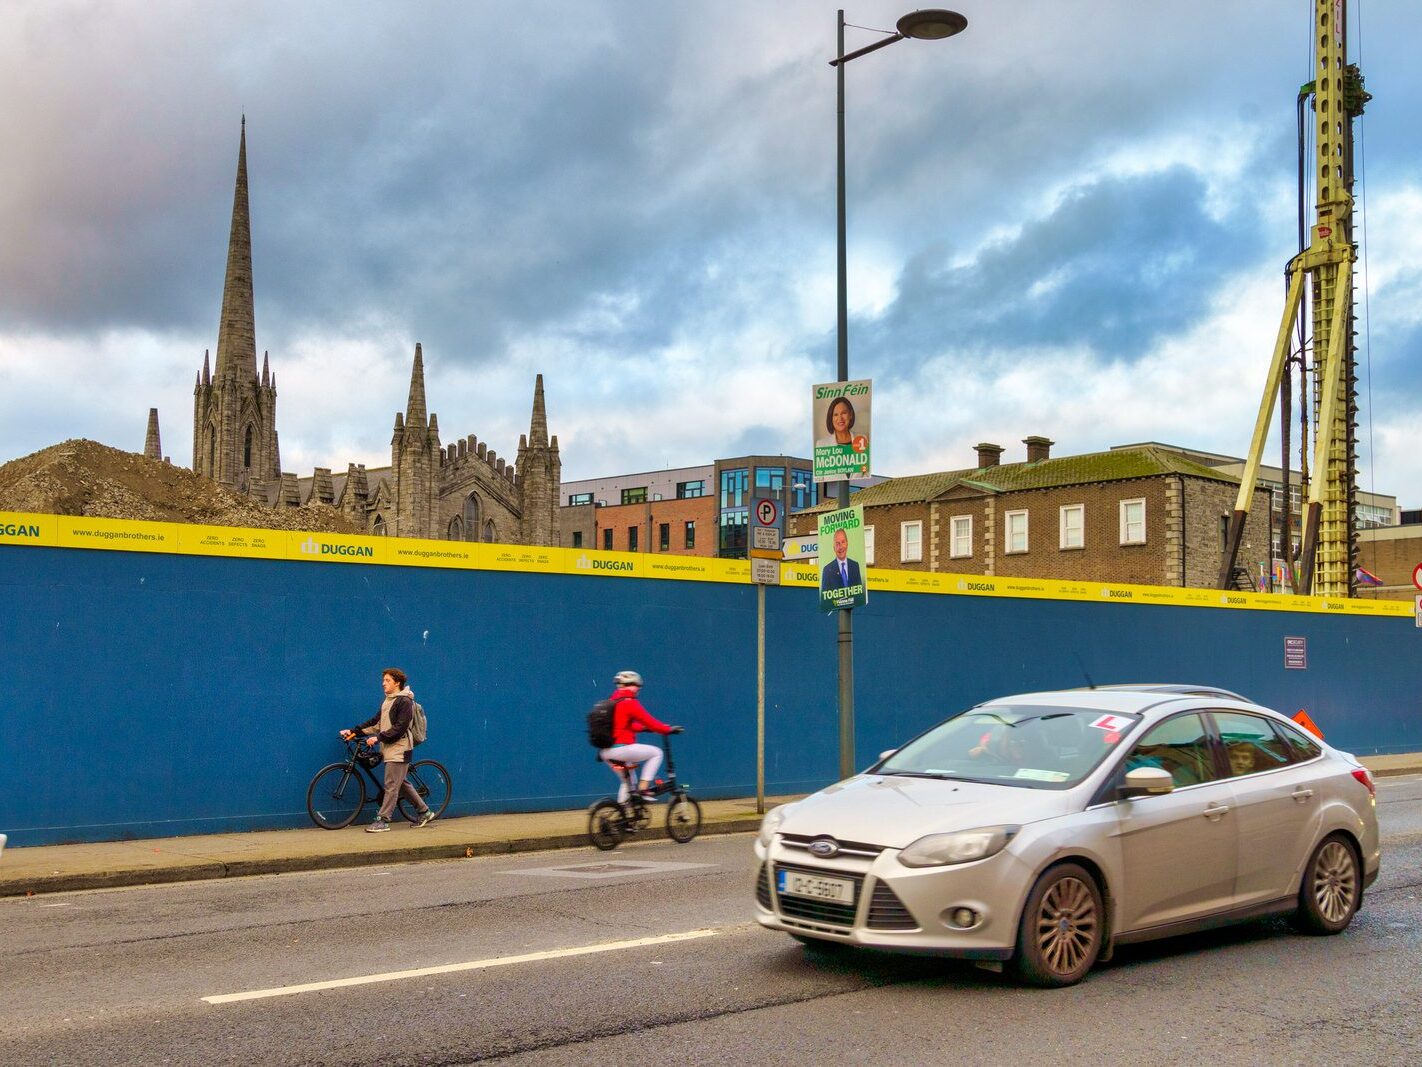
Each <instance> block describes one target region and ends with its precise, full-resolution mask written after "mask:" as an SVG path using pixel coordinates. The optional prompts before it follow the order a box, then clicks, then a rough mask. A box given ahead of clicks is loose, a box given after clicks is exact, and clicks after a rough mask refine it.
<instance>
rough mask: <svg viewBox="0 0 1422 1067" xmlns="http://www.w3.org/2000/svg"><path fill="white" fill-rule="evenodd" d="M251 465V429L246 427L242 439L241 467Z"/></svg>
mask: <svg viewBox="0 0 1422 1067" xmlns="http://www.w3.org/2000/svg"><path fill="white" fill-rule="evenodd" d="M251 465H252V427H250V426H248V427H247V432H246V433H245V434H244V435H243V437H242V466H244V467H250V466H251Z"/></svg>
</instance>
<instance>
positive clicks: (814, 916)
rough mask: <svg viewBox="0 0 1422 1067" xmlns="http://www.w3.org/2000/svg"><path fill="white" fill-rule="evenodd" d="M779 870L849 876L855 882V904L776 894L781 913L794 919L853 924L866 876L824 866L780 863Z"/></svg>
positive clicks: (839, 924) (840, 876)
mask: <svg viewBox="0 0 1422 1067" xmlns="http://www.w3.org/2000/svg"><path fill="white" fill-rule="evenodd" d="M775 869H776V870H777V871H779V870H787V871H803V872H804V873H806V874H823V875H826V876H828V877H832V878H847V879H849V880H850V881H851V882H853V883H854V900H855V903H853V904H841V903H839V902H838V901H833V900H813V899H811V898H810V897H792V896H789V895H784V896H781V895H779V894H777V895H776V899H777V900H778V901H779V902H780V913H781V914H782V915H785V916H788V917H790V918H792V919H804V920H806V921H807V922H812V923H830V924H832V925H835V926H853V925H854V913H855V912H856V911H857V910H858V906H859V904H858V902H859V894H860V893H861V892H862V891H863V889H864V876H863V875H860V874H853V873H851V872H849V871H831V870H825V869H824V868H822V867H794V866H790V865H788V864H783V863H778V864H776V866H775Z"/></svg>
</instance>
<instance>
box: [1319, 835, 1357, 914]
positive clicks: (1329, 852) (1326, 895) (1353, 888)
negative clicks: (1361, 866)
mask: <svg viewBox="0 0 1422 1067" xmlns="http://www.w3.org/2000/svg"><path fill="white" fill-rule="evenodd" d="M1312 889H1313V899H1314V902H1315V903H1316V904H1317V906H1318V911H1319V913H1320V914H1321V915H1322V916H1323V917H1324V918H1325V919H1327V920H1328V921H1329V922H1330V923H1337V922H1342V921H1343V920H1344V919H1346V918H1347V917H1348V916H1349V914H1350V913H1351V912H1352V910H1353V906H1354V902H1355V900H1356V899H1357V893H1358V867H1357V864H1356V863H1354V861H1353V853H1352V852H1351V851H1350V850H1349V848H1348V846H1347V845H1345V844H1344V843H1343V842H1342V841H1329V842H1327V843H1326V844H1325V845H1324V846H1323V848H1322V849H1320V850H1319V853H1318V859H1317V860H1316V861H1315V862H1314V865H1313V887H1312Z"/></svg>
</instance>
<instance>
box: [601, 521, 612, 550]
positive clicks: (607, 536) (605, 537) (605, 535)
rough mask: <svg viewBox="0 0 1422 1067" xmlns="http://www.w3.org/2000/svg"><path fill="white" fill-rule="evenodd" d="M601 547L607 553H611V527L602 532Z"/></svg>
mask: <svg viewBox="0 0 1422 1067" xmlns="http://www.w3.org/2000/svg"><path fill="white" fill-rule="evenodd" d="M602 547H603V548H605V549H607V551H609V552H611V551H612V528H611V527H609V528H608V529H606V530H603V531H602Z"/></svg>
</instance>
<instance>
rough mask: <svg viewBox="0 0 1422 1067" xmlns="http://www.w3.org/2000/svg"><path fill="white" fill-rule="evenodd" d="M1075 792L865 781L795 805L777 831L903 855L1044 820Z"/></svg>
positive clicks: (1066, 807)
mask: <svg viewBox="0 0 1422 1067" xmlns="http://www.w3.org/2000/svg"><path fill="white" fill-rule="evenodd" d="M1077 792H1078V791H1077V789H1071V790H1056V789H1032V788H1026V787H1019V786H1010V785H994V784H989V783H983V782H966V781H955V780H939V779H930V778H907V777H904V776H902V775H877V774H864V775H858V776H856V777H854V778H850V779H848V780H847V781H844V782H839V783H838V784H836V785H832V786H830V787H829V788H827V789H822V790H820V791H819V792H818V793H815V794H812V795H811V796H808V797H806V798H805V799H804V800H801V801H798V802H797V803H796V804H795V805H794V806H793V807H792V808H791V809H790V811H789V812H788V813H787V815H786V817H785V821H784V822H782V823H781V824H780V826H779V828H778V829H779V832H781V833H787V834H799V835H803V836H806V837H819V836H828V837H833V838H835V839H836V840H838V841H857V842H861V843H864V844H872V845H879V846H881V847H884V848H905V847H906V846H908V845H910V844H912V843H913V842H914V841H917V840H918V839H919V838H920V837H923V836H924V835H925V834H941V833H953V832H954V831H957V830H972V829H975V828H977V827H980V826H997V825H1001V824H1013V823H1015V824H1024V823H1031V822H1038V821H1040V820H1042V819H1050V818H1053V817H1055V816H1057V815H1061V814H1063V813H1065V812H1067V811H1070V810H1073V809H1074V808H1079V807H1080V803H1079V798H1078V797H1077Z"/></svg>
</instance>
